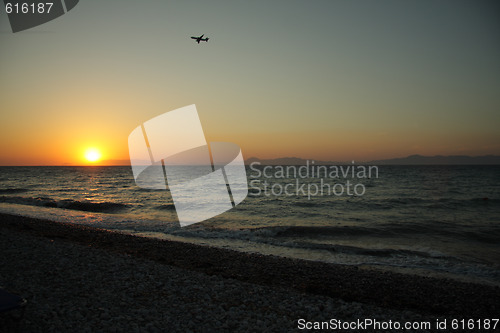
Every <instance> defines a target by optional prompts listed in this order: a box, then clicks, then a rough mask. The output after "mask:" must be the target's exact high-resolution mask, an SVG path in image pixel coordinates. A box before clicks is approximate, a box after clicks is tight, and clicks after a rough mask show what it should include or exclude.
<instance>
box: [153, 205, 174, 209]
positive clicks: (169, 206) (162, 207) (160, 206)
mask: <svg viewBox="0 0 500 333" xmlns="http://www.w3.org/2000/svg"><path fill="white" fill-rule="evenodd" d="M155 209H157V210H175V205H174V204H164V205H159V206H156V207H155Z"/></svg>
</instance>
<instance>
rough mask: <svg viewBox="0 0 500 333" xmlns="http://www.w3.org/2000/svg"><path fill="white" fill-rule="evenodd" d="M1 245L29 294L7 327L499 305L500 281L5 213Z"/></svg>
mask: <svg viewBox="0 0 500 333" xmlns="http://www.w3.org/2000/svg"><path fill="white" fill-rule="evenodd" d="M0 253H2V264H1V265H0V286H1V287H2V288H5V289H6V290H8V291H9V292H12V293H16V294H18V295H21V296H22V297H24V298H25V299H27V301H28V304H27V306H26V308H25V312H24V316H23V317H22V319H21V320H20V321H19V322H13V321H14V320H13V319H12V318H11V317H10V314H8V313H7V314H2V315H1V317H0V324H1V325H2V326H0V330H2V331H5V332H8V331H12V330H15V331H19V332H167V331H168V332H291V331H303V330H301V329H300V328H303V327H302V326H301V325H302V324H303V323H304V322H312V323H314V322H327V321H331V320H332V319H334V320H336V322H339V321H340V322H342V321H348V322H349V321H357V320H360V319H361V320H364V319H366V318H371V319H373V320H379V321H389V320H391V321H392V322H394V321H398V322H401V323H403V322H409V321H412V322H414V321H418V322H422V321H429V322H436V320H446V319H448V320H452V319H453V318H458V319H459V318H464V317H465V318H495V316H496V317H498V313H499V311H500V288H499V287H495V286H489V285H481V284H474V283H465V282H459V281H454V280H447V279H437V278H426V277H421V276H413V275H404V274H398V273H393V272H387V271H377V270H367V269H362V268H359V267H351V266H341V265H334V264H326V263H320V262H313V261H305V260H297V259H287V258H282V257H273V256H264V255H260V254H249V253H240V252H237V251H231V250H223V249H219V248H211V247H204V246H199V245H194V244H187V243H180V242H172V241H164V240H157V239H150V238H143V237H136V236H132V235H127V234H122V233H116V232H110V231H105V230H100V229H96V228H92V227H87V226H81V225H73V224H65V223H57V222H52V221H45V220H37V219H32V218H26V217H21V216H14V215H6V214H4V215H1V216H0ZM301 320H302V321H301ZM300 323H302V324H300ZM350 331H357V330H356V329H355V330H350ZM360 331H380V330H375V329H372V328H370V327H367V328H365V329H363V330H360ZM386 331H394V330H386ZM409 331H412V330H409ZM413 331H415V332H424V331H432V330H421V329H420V330H413Z"/></svg>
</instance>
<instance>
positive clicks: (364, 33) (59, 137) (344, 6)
mask: <svg viewBox="0 0 500 333" xmlns="http://www.w3.org/2000/svg"><path fill="white" fill-rule="evenodd" d="M201 34H205V37H209V38H210V40H209V42H207V43H205V42H202V43H200V44H199V45H198V44H196V42H195V41H193V40H191V39H190V37H191V36H199V35H201ZM499 37H500V5H499V4H498V2H496V1H484V0H483V1H482V0H479V1H460V0H442V1H429V0H413V1H412V0H409V1H397V0H394V1H389V0H379V1H355V0H354V1H334V0H327V1H320V0H312V1H309V0H307V1H306V0H300V1H294V0H286V1H285V0H271V1H269V0H266V1H262V0H252V1H241V0H227V1H189V0H187V1H186V0H183V1H160V0H158V1H153V0H145V1H129V0H121V1H118V0H116V1H112V0H109V1H98V0H81V1H80V3H79V4H78V5H77V6H76V7H75V8H74V9H73V10H71V11H70V12H68V13H67V14H65V15H63V16H61V17H59V18H57V19H55V20H53V21H50V22H48V23H46V24H43V25H40V26H38V27H34V28H32V29H29V30H25V31H22V32H18V33H12V31H11V28H10V25H9V22H8V18H7V16H6V14H5V10H4V9H1V10H0V112H1V122H0V153H1V154H0V165H85V164H89V161H86V160H85V158H84V155H85V151H86V150H87V149H88V148H90V147H94V148H97V149H98V150H99V151H100V153H101V154H102V161H101V163H105V164H106V163H107V164H115V163H126V161H127V160H128V158H129V156H128V147H127V145H128V142H127V139H128V135H129V134H130V133H131V132H132V130H134V129H135V128H136V127H137V126H139V125H140V124H141V123H143V122H145V121H147V120H149V119H151V118H153V117H155V116H157V115H160V114H162V113H165V112H167V111H171V110H174V109H177V108H180V107H183V106H186V105H191V104H196V107H197V109H198V113H199V116H200V120H201V122H202V125H203V130H204V133H205V137H206V139H207V141H209V142H210V141H226V142H233V143H236V144H238V145H239V146H240V147H241V149H242V153H243V156H244V158H245V159H247V158H250V157H259V158H265V159H267V158H279V157H301V158H305V159H314V160H329V161H349V160H355V161H369V160H375V159H384V158H394V157H404V156H408V155H412V154H422V155H437V154H441V155H471V156H478V155H487V154H496V155H499V154H500V131H499V130H498V128H499V127H500V126H499V125H500V61H499V59H500V38H499Z"/></svg>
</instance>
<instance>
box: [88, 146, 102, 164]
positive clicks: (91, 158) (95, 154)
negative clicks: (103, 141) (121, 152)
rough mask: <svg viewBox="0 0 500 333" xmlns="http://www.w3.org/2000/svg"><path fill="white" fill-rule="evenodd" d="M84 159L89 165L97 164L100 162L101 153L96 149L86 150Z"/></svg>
mask: <svg viewBox="0 0 500 333" xmlns="http://www.w3.org/2000/svg"><path fill="white" fill-rule="evenodd" d="M85 159H86V160H87V161H88V162H91V163H95V162H99V161H100V160H101V152H100V151H99V149H97V148H88V149H87V150H86V151H85Z"/></svg>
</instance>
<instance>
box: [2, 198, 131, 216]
mask: <svg viewBox="0 0 500 333" xmlns="http://www.w3.org/2000/svg"><path fill="white" fill-rule="evenodd" d="M0 202H5V203H14V204H21V205H30V206H42V207H52V208H64V209H71V210H80V211H85V212H95V213H117V212H119V211H122V210H124V209H126V208H129V207H130V205H127V204H122V203H117V202H92V201H78V200H71V199H64V200H54V199H52V198H47V197H36V198H35V197H12V196H0Z"/></svg>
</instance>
